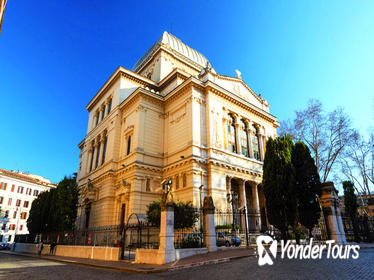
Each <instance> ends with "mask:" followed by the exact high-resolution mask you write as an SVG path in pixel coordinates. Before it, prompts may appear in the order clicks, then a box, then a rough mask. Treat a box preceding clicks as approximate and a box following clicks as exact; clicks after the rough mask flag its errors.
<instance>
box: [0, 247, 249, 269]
mask: <svg viewBox="0 0 374 280" xmlns="http://www.w3.org/2000/svg"><path fill="white" fill-rule="evenodd" d="M1 252H3V253H6V254H12V255H17V256H26V257H32V258H38V259H44V260H51V261H57V262H62V263H68V264H75V265H83V266H88V267H94V268H102V269H112V270H119V271H124V272H132V273H143V274H147V273H158V272H165V271H173V270H179V269H184V268H189V267H196V266H202V265H208V264H216V263H224V262H229V261H232V260H235V259H240V258H245V257H249V256H254V250H253V249H251V248H249V249H247V248H220V249H219V250H218V251H216V252H211V253H207V254H202V255H195V256H192V257H188V258H185V259H181V260H179V261H175V262H173V263H169V264H164V265H150V264H135V263H133V262H132V261H100V260H91V259H81V258H69V257H60V256H48V255H42V256H38V255H36V254H30V253H18V252H10V251H1Z"/></svg>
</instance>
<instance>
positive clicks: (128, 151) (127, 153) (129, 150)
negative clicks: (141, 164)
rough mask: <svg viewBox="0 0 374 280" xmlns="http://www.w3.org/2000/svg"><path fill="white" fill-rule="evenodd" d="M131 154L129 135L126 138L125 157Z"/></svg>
mask: <svg viewBox="0 0 374 280" xmlns="http://www.w3.org/2000/svg"><path fill="white" fill-rule="evenodd" d="M130 152H131V135H129V136H128V137H127V152H126V155H129V154H130Z"/></svg>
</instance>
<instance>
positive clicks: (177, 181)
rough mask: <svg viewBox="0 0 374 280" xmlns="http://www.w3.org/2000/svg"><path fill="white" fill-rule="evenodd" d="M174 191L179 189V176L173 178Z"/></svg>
mask: <svg viewBox="0 0 374 280" xmlns="http://www.w3.org/2000/svg"><path fill="white" fill-rule="evenodd" d="M175 189H179V176H176V177H175Z"/></svg>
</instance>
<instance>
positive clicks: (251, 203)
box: [226, 176, 267, 233]
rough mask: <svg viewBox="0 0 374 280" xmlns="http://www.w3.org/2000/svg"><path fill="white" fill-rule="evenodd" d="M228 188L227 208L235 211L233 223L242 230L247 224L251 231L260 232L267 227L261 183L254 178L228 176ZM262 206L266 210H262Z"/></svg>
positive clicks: (232, 211)
mask: <svg viewBox="0 0 374 280" xmlns="http://www.w3.org/2000/svg"><path fill="white" fill-rule="evenodd" d="M226 190H227V210H228V211H229V212H231V213H233V223H234V224H238V225H239V226H240V230H241V231H245V225H246V224H247V227H248V228H247V229H248V232H250V233H259V232H260V230H262V229H265V228H266V225H267V217H266V210H265V209H266V207H265V197H264V195H263V190H262V186H261V184H259V183H258V182H255V181H253V180H246V179H244V178H238V177H232V176H226ZM260 202H261V203H260ZM262 208H263V209H264V211H261V209H262ZM235 213H236V214H238V215H235ZM262 224H264V225H262Z"/></svg>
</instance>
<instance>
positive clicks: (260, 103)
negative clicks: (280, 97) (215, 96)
mask: <svg viewBox="0 0 374 280" xmlns="http://www.w3.org/2000/svg"><path fill="white" fill-rule="evenodd" d="M215 82H216V84H218V85H219V86H221V87H223V88H224V89H226V90H228V91H230V92H232V93H234V94H235V95H237V96H239V97H241V98H243V99H244V100H246V101H248V102H249V103H251V104H253V105H255V106H257V107H259V108H261V109H263V110H265V111H269V106H268V104H267V102H266V100H264V99H262V98H261V97H260V96H258V95H257V94H256V93H254V91H253V90H252V89H251V88H250V87H249V86H248V85H247V84H246V83H245V82H244V81H243V80H242V79H240V78H234V77H227V76H223V75H217V77H216V80H215Z"/></svg>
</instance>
